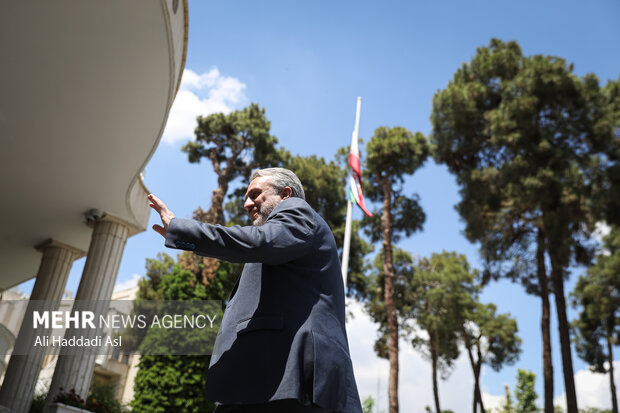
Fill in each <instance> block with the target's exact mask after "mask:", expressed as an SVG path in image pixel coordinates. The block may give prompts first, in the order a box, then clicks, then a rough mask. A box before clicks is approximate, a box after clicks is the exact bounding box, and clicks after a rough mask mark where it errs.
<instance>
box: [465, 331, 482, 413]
mask: <svg viewBox="0 0 620 413" xmlns="http://www.w3.org/2000/svg"><path fill="white" fill-rule="evenodd" d="M465 348H467V355H468V356H469V363H470V364H471V369H472V371H473V373H474V405H473V412H474V413H477V412H478V406H480V413H486V412H485V410H484V404H483V403H482V393H481V392H480V370H481V368H482V355H481V354H480V348H479V347H478V346H477V350H478V351H477V353H478V360H477V361H476V360H474V354H473V353H472V351H471V343H470V342H466V343H465Z"/></svg>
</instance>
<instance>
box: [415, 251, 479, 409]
mask: <svg viewBox="0 0 620 413" xmlns="http://www.w3.org/2000/svg"><path fill="white" fill-rule="evenodd" d="M474 277H475V273H474V272H473V271H472V270H470V267H469V264H468V262H467V259H466V258H465V256H464V255H458V254H456V253H454V252H442V253H441V254H433V255H432V256H431V257H430V258H424V259H421V260H420V261H419V262H418V263H417V264H416V266H415V275H414V277H413V286H412V287H413V288H412V290H411V294H410V297H411V302H412V306H413V313H414V314H415V320H416V327H417V328H419V329H420V330H423V331H424V332H425V334H419V335H416V337H415V338H414V339H413V340H412V344H413V346H414V348H416V349H418V350H420V351H422V353H423V354H424V355H426V356H427V357H428V358H429V359H430V361H431V367H432V379H433V396H434V399H435V411H436V412H441V411H442V410H441V408H440V403H439V385H438V380H437V376H438V373H441V375H442V377H447V375H448V374H449V372H450V370H451V367H452V363H453V362H454V360H456V359H457V358H458V356H459V334H460V332H461V331H462V328H463V325H464V324H465V321H466V318H467V314H471V313H472V312H473V309H474V307H475V298H474V297H475V295H476V287H475V286H474Z"/></svg>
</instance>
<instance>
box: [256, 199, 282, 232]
mask: <svg viewBox="0 0 620 413" xmlns="http://www.w3.org/2000/svg"><path fill="white" fill-rule="evenodd" d="M279 203H280V201H278V200H275V199H274V200H273V201H267V202H264V203H263V205H262V206H261V208H260V211H259V213H258V217H256V219H255V220H254V221H252V225H254V226H255V227H259V226H261V225H263V224H264V223H265V221H267V218H268V217H269V214H271V212H272V211H273V210H274V208H275V207H276V206H277V205H278V204H279Z"/></svg>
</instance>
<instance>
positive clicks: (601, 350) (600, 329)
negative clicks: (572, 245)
mask: <svg viewBox="0 0 620 413" xmlns="http://www.w3.org/2000/svg"><path fill="white" fill-rule="evenodd" d="M572 295H573V298H574V303H575V304H576V305H579V306H580V307H581V312H580V313H579V318H578V319H577V320H575V322H574V325H575V327H576V329H575V332H576V342H577V344H576V348H577V354H579V356H580V357H581V358H582V359H583V360H584V361H585V362H587V363H588V364H590V366H591V369H592V370H593V371H595V372H598V373H609V388H610V391H611V404H612V411H613V413H618V398H617V396H616V384H615V382H614V355H613V348H614V346H618V345H620V227H616V228H614V229H613V230H612V232H611V233H610V234H609V235H608V236H607V237H606V238H605V251H604V252H602V253H601V254H600V255H598V257H597V259H596V263H595V264H594V265H593V266H592V267H590V268H589V269H588V271H587V275H586V276H581V277H579V280H578V281H577V285H576V286H575V290H574V291H573V293H572Z"/></svg>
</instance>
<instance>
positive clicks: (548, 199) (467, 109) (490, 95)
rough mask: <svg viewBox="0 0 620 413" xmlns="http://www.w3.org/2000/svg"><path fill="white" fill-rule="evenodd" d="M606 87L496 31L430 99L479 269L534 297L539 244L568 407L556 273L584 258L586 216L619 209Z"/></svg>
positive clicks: (436, 139) (571, 395)
mask: <svg viewBox="0 0 620 413" xmlns="http://www.w3.org/2000/svg"><path fill="white" fill-rule="evenodd" d="M607 92H609V93H608V95H610V96H611V95H613V92H612V91H611V88H610V89H607V88H606V89H605V93H607ZM605 93H602V92H601V88H600V87H599V83H598V79H597V78H596V76H594V75H592V74H588V75H586V76H584V77H583V78H579V77H577V76H576V75H574V74H573V66H572V65H571V64H567V62H566V61H565V60H564V59H561V58H558V57H554V56H542V55H535V56H531V57H526V56H523V54H522V52H521V48H520V47H519V45H518V44H517V43H516V42H508V43H504V42H502V41H501V40H498V39H493V40H491V42H490V44H489V46H488V47H486V48H485V47H482V48H479V49H478V50H477V53H476V55H475V56H474V57H473V59H472V60H471V62H469V63H465V64H463V65H462V66H461V68H460V69H459V70H457V72H456V73H455V75H454V78H453V79H452V81H451V82H450V83H449V84H448V87H447V88H445V89H444V90H441V91H439V92H437V93H436V94H435V96H434V98H433V112H432V116H431V120H432V123H433V138H432V140H433V144H434V147H435V151H434V156H435V159H436V160H437V161H438V162H440V163H444V164H446V165H447V167H448V169H449V170H450V171H451V172H452V173H454V174H455V175H456V177H457V182H458V183H459V185H460V187H461V195H462V200H461V202H460V203H459V204H458V206H457V210H458V211H459V213H460V215H461V216H462V217H463V219H464V220H465V222H466V228H465V234H466V236H467V238H468V239H469V240H470V241H472V242H479V243H480V245H481V254H482V257H483V260H484V261H485V263H486V265H487V268H486V271H485V275H486V277H485V278H486V279H488V278H491V277H493V278H495V277H509V278H512V279H515V280H516V279H519V280H521V281H523V282H524V284H525V285H526V287H527V291H528V292H530V293H535V294H541V295H542V294H543V291H544V289H545V288H546V287H547V286H546V285H538V284H539V283H538V277H537V276H538V275H541V277H540V279H541V280H543V281H542V282H543V283H546V278H545V277H542V275H544V274H543V271H544V262H545V261H544V254H545V253H546V254H548V257H549V262H550V263H551V268H552V271H551V280H552V282H553V290H554V291H553V292H554V293H555V299H556V309H557V312H558V328H559V332H560V343H561V346H562V354H563V359H562V361H563V364H562V367H563V371H564V379H565V388H566V391H567V400H568V405H569V407H570V406H573V405H574V406H576V393H575V389H574V381H573V371H572V361H571V356H570V354H571V353H570V338H569V325H568V323H567V321H566V308H565V301H564V300H565V299H564V292H563V289H564V286H563V278H564V277H566V276H567V275H568V274H569V272H568V271H567V269H568V267H569V266H570V265H571V264H574V263H580V264H587V263H589V262H590V260H591V258H592V256H593V251H594V246H595V245H594V243H593V242H591V241H590V235H591V233H592V231H593V230H594V228H595V223H596V222H597V221H598V220H600V219H602V218H605V217H608V218H609V217H612V215H613V213H612V212H614V211H615V210H614V208H616V209H617V207H618V204H617V202H616V204H615V206H614V202H612V199H614V196H615V198H618V195H617V194H615V195H614V192H613V191H612V190H611V188H614V185H615V188H616V189H620V185H617V183H618V182H620V179H619V178H620V171H619V170H618V159H619V157H618V154H619V153H620V152H618V149H617V147H618V141H617V139H616V138H614V137H613V127H614V122H615V120H614V119H613V116H612V115H611V111H610V110H609V109H608V106H609V104H608V102H606V100H607V101H609V99H611V97H610V96H606V95H605ZM612 171H616V172H617V176H616V177H615V178H614V177H613V176H612ZM614 182H615V183H614ZM617 215H618V217H620V214H617ZM539 253H542V256H543V259H542V261H539V260H537V258H538V256H539V255H538V254H539ZM539 262H542V265H541V266H537V264H538V263H539ZM544 295H545V296H546V295H547V294H546V293H545V294H544ZM545 298H546V297H543V299H545ZM546 397H549V398H550V397H552V396H551V395H546ZM571 408H572V407H571ZM575 408H576V407H575Z"/></svg>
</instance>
